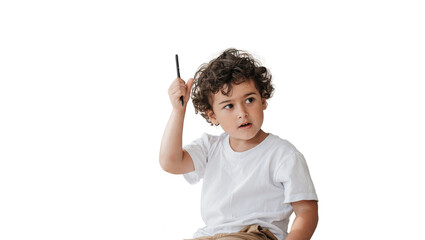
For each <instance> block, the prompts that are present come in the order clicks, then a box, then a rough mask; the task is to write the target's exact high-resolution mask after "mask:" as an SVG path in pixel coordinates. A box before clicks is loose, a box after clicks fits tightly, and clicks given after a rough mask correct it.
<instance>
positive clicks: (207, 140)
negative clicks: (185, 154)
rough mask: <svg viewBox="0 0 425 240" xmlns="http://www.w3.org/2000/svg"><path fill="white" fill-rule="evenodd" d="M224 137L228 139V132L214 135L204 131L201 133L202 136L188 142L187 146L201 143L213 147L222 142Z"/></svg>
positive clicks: (206, 146)
mask: <svg viewBox="0 0 425 240" xmlns="http://www.w3.org/2000/svg"><path fill="white" fill-rule="evenodd" d="M224 139H226V134H225V133H223V134H221V135H218V136H217V135H212V134H208V133H203V134H202V135H201V137H199V138H198V139H196V140H194V141H192V142H191V143H190V144H188V145H187V146H191V145H201V146H203V147H205V148H208V149H209V148H210V147H213V146H215V145H217V144H220V143H221V142H223V141H224Z"/></svg>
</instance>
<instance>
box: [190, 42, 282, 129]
mask: <svg viewBox="0 0 425 240" xmlns="http://www.w3.org/2000/svg"><path fill="white" fill-rule="evenodd" d="M247 80H253V81H254V83H255V87H256V88H257V90H258V92H259V93H260V94H261V96H262V97H263V98H265V99H269V98H271V97H272V95H273V91H274V87H273V86H272V84H271V80H272V75H271V74H270V72H269V70H267V68H265V67H263V66H261V65H260V63H259V62H258V61H257V60H255V59H254V58H253V57H252V56H251V54H249V53H247V52H245V51H241V50H237V49H234V48H230V49H227V50H225V51H224V52H223V53H222V54H221V55H220V56H218V57H217V58H215V59H213V60H211V61H210V62H209V63H205V64H202V65H201V66H200V67H199V69H198V71H197V72H196V74H195V79H194V82H193V88H192V102H193V106H194V107H195V113H200V114H201V115H202V117H204V118H205V119H206V120H207V122H209V123H211V122H210V120H209V117H208V115H207V113H206V112H207V111H208V110H211V111H212V106H211V99H212V98H211V97H212V95H213V94H216V93H217V92H218V91H221V93H223V94H224V95H226V96H229V93H230V92H231V91H232V84H236V85H238V84H241V83H243V82H245V81H247Z"/></svg>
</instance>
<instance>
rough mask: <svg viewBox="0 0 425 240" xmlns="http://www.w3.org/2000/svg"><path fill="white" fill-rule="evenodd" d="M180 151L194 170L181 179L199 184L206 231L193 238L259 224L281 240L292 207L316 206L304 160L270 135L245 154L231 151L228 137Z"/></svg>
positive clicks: (201, 140) (205, 138) (210, 139)
mask: <svg viewBox="0 0 425 240" xmlns="http://www.w3.org/2000/svg"><path fill="white" fill-rule="evenodd" d="M184 149H185V150H186V151H187V152H188V153H189V154H190V156H191V158H192V160H193V163H194V165H195V171H193V172H190V173H187V174H184V177H185V178H186V180H187V181H188V182H189V183H191V184H195V183H197V182H199V180H201V179H203V186H202V194H201V195H202V196H201V216H202V219H203V220H204V222H205V224H206V226H205V227H204V228H201V229H199V230H198V231H197V232H196V233H195V234H194V237H201V236H211V235H214V234H216V233H223V232H224V233H231V232H237V231H239V230H241V229H242V228H243V227H245V226H247V225H252V224H258V225H260V226H262V227H264V228H268V229H269V230H270V231H271V232H272V233H273V234H274V235H275V236H276V237H277V238H278V239H285V238H286V236H287V235H288V233H287V229H288V223H289V217H290V215H291V214H292V212H293V210H292V207H291V205H290V203H291V202H296V201H300V200H318V198H317V195H316V191H315V189H314V185H313V182H312V180H311V177H310V173H309V171H308V167H307V164H306V162H305V160H304V157H303V155H302V154H301V153H300V152H299V151H298V150H297V149H296V148H295V147H294V146H293V145H292V144H291V143H290V142H288V141H286V140H283V139H281V138H279V137H278V136H275V135H273V134H269V135H268V136H267V137H266V138H265V139H264V140H263V141H262V142H261V143H260V144H258V145H257V146H255V147H254V148H251V149H249V150H247V151H245V152H235V151H233V150H232V148H231V147H230V144H229V135H228V134H227V133H223V134H221V135H220V136H212V135H208V134H203V135H202V137H201V138H199V139H197V140H195V141H193V142H192V143H190V144H188V145H186V146H185V147H184Z"/></svg>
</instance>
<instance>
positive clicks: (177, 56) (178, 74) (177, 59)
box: [176, 54, 184, 106]
mask: <svg viewBox="0 0 425 240" xmlns="http://www.w3.org/2000/svg"><path fill="white" fill-rule="evenodd" d="M176 67H177V77H178V78H180V67H179V55H177V54H176ZM180 103H181V104H182V106H183V105H184V102H183V96H180Z"/></svg>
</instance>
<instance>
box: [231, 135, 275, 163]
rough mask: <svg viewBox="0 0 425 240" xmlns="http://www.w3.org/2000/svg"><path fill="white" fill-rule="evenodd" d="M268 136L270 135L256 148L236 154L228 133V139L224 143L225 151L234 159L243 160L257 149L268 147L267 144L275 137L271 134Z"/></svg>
mask: <svg viewBox="0 0 425 240" xmlns="http://www.w3.org/2000/svg"><path fill="white" fill-rule="evenodd" d="M267 134H268V135H267V137H266V138H264V139H263V141H261V142H260V143H259V144H257V145H256V146H254V147H252V148H250V149H248V150H246V151H243V152H236V151H234V150H233V149H232V147H231V146H230V135H229V134H227V133H226V139H225V141H224V148H225V151H226V152H227V153H228V154H229V155H231V156H232V157H234V158H243V157H244V156H246V155H248V154H250V153H252V152H254V151H256V149H258V148H260V147H261V146H263V145H266V144H267V142H269V141H270V140H271V138H272V136H273V134H271V133H267Z"/></svg>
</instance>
